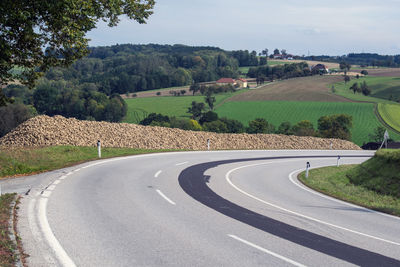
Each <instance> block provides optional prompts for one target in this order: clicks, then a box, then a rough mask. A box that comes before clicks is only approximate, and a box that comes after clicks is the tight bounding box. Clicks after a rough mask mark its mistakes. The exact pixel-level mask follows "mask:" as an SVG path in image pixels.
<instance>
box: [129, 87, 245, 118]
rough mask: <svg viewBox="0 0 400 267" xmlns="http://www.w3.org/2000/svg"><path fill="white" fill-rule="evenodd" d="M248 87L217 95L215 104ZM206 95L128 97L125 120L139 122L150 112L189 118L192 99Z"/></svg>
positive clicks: (202, 99) (198, 100) (202, 97)
mask: <svg viewBox="0 0 400 267" xmlns="http://www.w3.org/2000/svg"><path fill="white" fill-rule="evenodd" d="M247 90H248V89H242V90H239V91H236V92H232V93H224V94H219V95H215V99H216V102H215V104H214V105H215V106H218V105H220V104H221V103H222V102H223V101H224V100H226V99H228V98H230V97H232V96H234V95H237V94H240V93H243V92H246V91H247ZM204 98H205V96H201V95H196V96H179V97H175V96H160V97H144V98H131V99H126V100H125V101H126V103H127V105H128V112H127V115H126V117H125V119H124V122H129V123H139V122H140V121H141V120H142V119H144V118H145V117H146V116H147V115H148V114H150V113H161V114H163V115H168V116H175V117H181V118H189V117H190V114H189V113H187V110H188V108H189V107H190V105H191V103H192V101H196V102H203V103H204Z"/></svg>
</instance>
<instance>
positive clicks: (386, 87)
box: [334, 76, 400, 103]
mask: <svg viewBox="0 0 400 267" xmlns="http://www.w3.org/2000/svg"><path fill="white" fill-rule="evenodd" d="M363 81H365V82H366V83H367V85H368V87H369V88H370V89H371V91H372V93H371V95H370V96H364V95H363V94H361V93H356V94H354V93H353V91H351V90H350V89H349V88H350V87H351V86H352V85H353V83H355V82H358V83H359V84H360V83H362V82H363ZM334 86H335V89H336V92H335V93H336V94H338V95H341V96H343V97H346V98H349V99H352V100H355V101H365V102H374V103H393V102H391V101H390V100H389V98H390V96H392V100H398V99H400V78H397V77H371V76H366V77H360V79H355V78H353V79H352V80H351V81H350V82H348V83H347V84H345V83H344V81H343V82H339V83H335V84H334Z"/></svg>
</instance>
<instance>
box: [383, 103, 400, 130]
mask: <svg viewBox="0 0 400 267" xmlns="http://www.w3.org/2000/svg"><path fill="white" fill-rule="evenodd" d="M378 112H379V114H380V115H381V117H382V119H383V120H384V121H385V122H386V123H387V124H388V125H390V127H392V128H393V129H395V130H397V131H399V132H400V104H386V103H379V104H378Z"/></svg>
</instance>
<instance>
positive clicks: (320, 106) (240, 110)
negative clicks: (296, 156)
mask: <svg viewBox="0 0 400 267" xmlns="http://www.w3.org/2000/svg"><path fill="white" fill-rule="evenodd" d="M216 111H217V113H218V115H219V116H220V117H228V118H231V119H236V120H239V121H241V122H242V123H243V124H245V125H247V124H248V122H249V121H250V120H253V119H255V118H259V117H261V118H265V119H266V120H267V121H268V122H270V123H272V124H274V125H275V126H276V127H278V126H279V124H281V123H282V122H284V121H289V122H290V123H291V124H295V123H297V122H299V121H301V120H309V121H311V122H312V123H313V125H314V128H317V121H318V119H319V118H320V117H321V116H324V115H332V114H342V113H344V114H349V115H351V116H353V130H352V140H353V142H354V143H356V144H358V145H362V144H363V143H364V142H367V141H369V139H368V134H371V133H372V132H373V130H374V129H375V128H376V127H378V126H381V123H380V122H379V120H378V119H377V118H376V116H375V114H374V104H372V103H348V102H295V101H251V102H250V101H249V102H245V101H243V102H226V103H225V104H224V105H222V106H221V107H219V108H217V110H216ZM390 136H391V137H392V138H393V139H395V140H398V139H400V135H397V134H395V133H393V132H390Z"/></svg>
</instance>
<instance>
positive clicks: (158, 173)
mask: <svg viewBox="0 0 400 267" xmlns="http://www.w3.org/2000/svg"><path fill="white" fill-rule="evenodd" d="M161 172H162V171H161V170H159V171H158V172H156V174H154V177H155V178H157V177H158V176H159V175H160V174H161Z"/></svg>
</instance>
